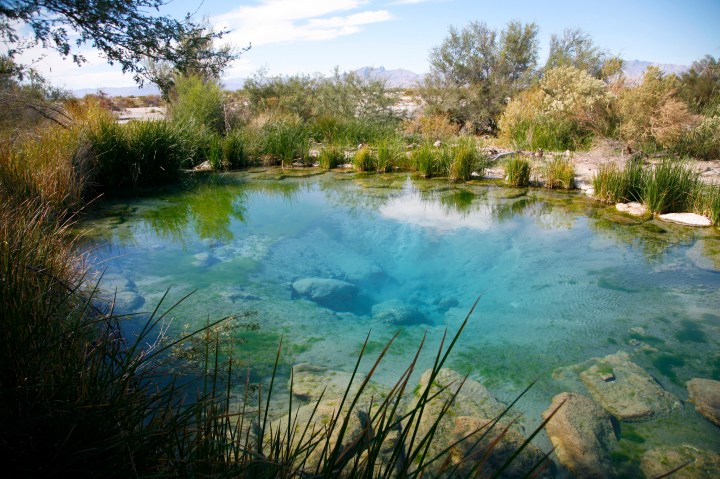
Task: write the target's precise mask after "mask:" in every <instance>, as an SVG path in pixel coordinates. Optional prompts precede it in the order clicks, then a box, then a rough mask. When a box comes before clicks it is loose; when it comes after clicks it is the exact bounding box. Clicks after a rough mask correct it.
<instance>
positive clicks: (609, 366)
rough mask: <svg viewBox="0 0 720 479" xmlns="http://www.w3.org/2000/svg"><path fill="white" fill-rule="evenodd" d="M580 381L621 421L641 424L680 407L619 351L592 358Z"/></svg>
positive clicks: (642, 370)
mask: <svg viewBox="0 0 720 479" xmlns="http://www.w3.org/2000/svg"><path fill="white" fill-rule="evenodd" d="M591 364H592V365H591V366H590V367H589V368H587V369H585V370H584V371H582V372H581V373H580V379H581V380H582V382H583V384H585V387H587V389H588V391H589V392H590V394H591V395H592V397H593V399H594V400H595V401H596V402H598V403H599V404H600V405H601V406H602V407H603V408H604V409H605V410H606V411H608V412H609V413H610V414H612V415H613V416H615V417H617V418H618V419H621V420H623V421H643V420H646V419H651V418H654V417H662V416H667V415H669V414H670V413H671V412H672V411H674V410H675V409H678V408H681V407H682V405H681V403H680V401H679V400H678V398H677V397H675V396H674V395H673V394H671V393H670V392H668V391H666V390H665V389H664V388H663V387H662V386H661V385H660V384H659V383H658V382H657V381H655V379H653V377H652V376H650V374H649V373H648V372H647V371H645V370H644V369H643V368H641V367H640V366H638V365H637V364H635V363H634V362H632V361H630V356H629V355H628V354H627V353H625V352H623V351H620V352H618V353H617V354H611V355H609V356H605V357H604V358H594V359H593V360H592V361H591Z"/></svg>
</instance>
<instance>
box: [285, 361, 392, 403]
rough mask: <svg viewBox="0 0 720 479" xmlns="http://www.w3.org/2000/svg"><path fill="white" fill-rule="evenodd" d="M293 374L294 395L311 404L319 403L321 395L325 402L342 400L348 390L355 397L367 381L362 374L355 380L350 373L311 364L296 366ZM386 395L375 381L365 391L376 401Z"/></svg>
mask: <svg viewBox="0 0 720 479" xmlns="http://www.w3.org/2000/svg"><path fill="white" fill-rule="evenodd" d="M292 372H293V377H292V395H293V396H294V397H296V398H297V399H299V400H302V401H311V402H316V401H318V400H319V399H320V395H321V394H322V398H323V399H324V400H328V399H339V398H342V397H343V395H344V394H345V391H346V390H348V388H349V395H350V397H353V396H354V395H355V394H356V393H357V391H358V389H359V388H360V385H361V384H362V382H363V381H364V380H365V375H364V374H361V373H357V374H356V375H355V378H353V377H352V373H350V372H346V371H334V370H330V369H328V368H326V367H323V366H317V365H315V364H310V363H300V364H296V365H295V366H293V370H292ZM351 379H352V384H351V382H350V381H351ZM288 387H290V383H289V382H288ZM386 394H387V391H386V390H384V389H383V388H382V387H381V386H380V385H379V384H377V383H375V382H373V381H368V383H367V385H366V387H365V389H364V390H363V395H366V396H368V397H370V396H373V397H375V398H376V399H377V398H379V397H384V396H385V395H386Z"/></svg>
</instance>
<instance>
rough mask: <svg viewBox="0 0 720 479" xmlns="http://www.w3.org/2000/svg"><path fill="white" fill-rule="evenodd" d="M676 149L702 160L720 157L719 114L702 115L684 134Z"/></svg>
mask: <svg viewBox="0 0 720 479" xmlns="http://www.w3.org/2000/svg"><path fill="white" fill-rule="evenodd" d="M678 151H679V153H681V154H685V155H688V156H692V157H695V158H700V159H703V160H717V159H720V116H708V117H704V118H703V119H702V120H701V121H700V123H699V124H698V126H696V127H695V128H694V129H693V130H692V131H691V132H690V133H688V134H686V136H685V137H684V139H683V141H682V142H681V146H680V148H679V149H678Z"/></svg>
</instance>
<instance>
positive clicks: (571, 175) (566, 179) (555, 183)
mask: <svg viewBox="0 0 720 479" xmlns="http://www.w3.org/2000/svg"><path fill="white" fill-rule="evenodd" d="M543 173H544V176H545V187H546V188H551V189H554V188H563V189H565V190H570V189H572V188H574V187H575V185H574V181H575V168H574V167H573V164H572V161H570V159H569V158H562V157H555V158H553V159H552V160H550V161H549V162H547V163H546V164H545V166H544V168H543Z"/></svg>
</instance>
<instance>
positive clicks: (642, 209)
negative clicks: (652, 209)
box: [615, 201, 648, 216]
mask: <svg viewBox="0 0 720 479" xmlns="http://www.w3.org/2000/svg"><path fill="white" fill-rule="evenodd" d="M615 209H617V210H618V211H621V212H623V213H627V214H629V215H631V216H645V215H647V214H648V209H647V207H646V206H645V205H644V204H642V203H638V202H637V201H631V202H630V203H617V204H616V205H615Z"/></svg>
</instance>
